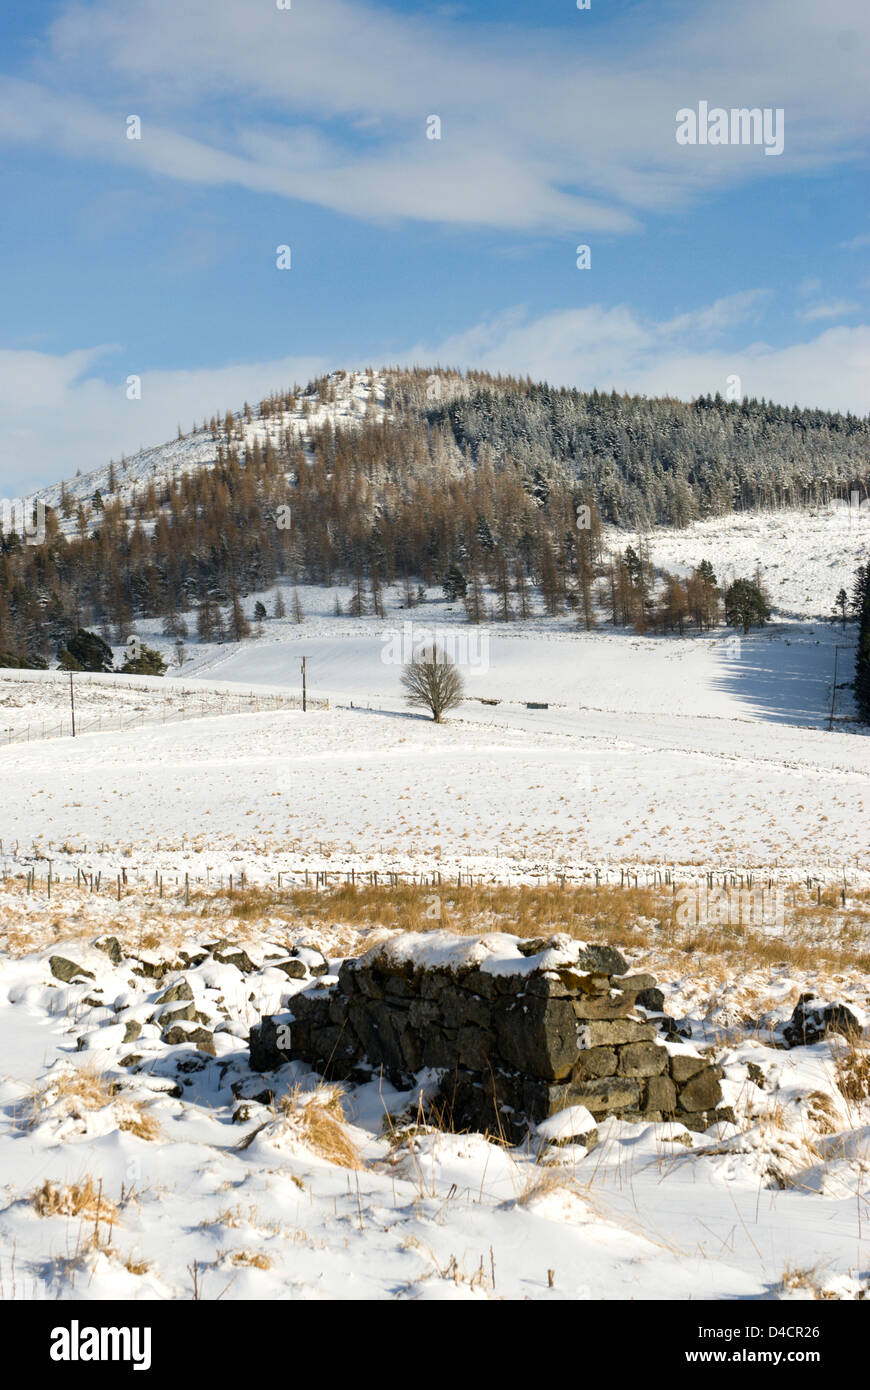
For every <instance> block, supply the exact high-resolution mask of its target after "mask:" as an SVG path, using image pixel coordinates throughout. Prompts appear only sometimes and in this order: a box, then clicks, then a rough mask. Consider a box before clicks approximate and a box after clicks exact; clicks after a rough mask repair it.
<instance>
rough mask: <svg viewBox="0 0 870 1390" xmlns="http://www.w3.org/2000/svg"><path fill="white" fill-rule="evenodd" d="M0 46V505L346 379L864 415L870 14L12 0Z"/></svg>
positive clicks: (489, 3) (559, 3)
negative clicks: (779, 123) (747, 112)
mask: <svg viewBox="0 0 870 1390" xmlns="http://www.w3.org/2000/svg"><path fill="white" fill-rule="evenodd" d="M0 54H2V59H0V149H2V161H0V170H2V173H0V180H2V182H0V207H2V213H0V218H2V222H0V226H2V242H3V260H2V266H3V275H2V279H3V284H2V293H3V298H2V305H3V310H2V318H0V407H2V410H0V449H2V454H0V470H2V471H0V493H3V494H5V495H14V494H15V493H16V492H17V491H23V490H24V489H25V488H26V487H30V486H37V485H39V484H40V483H43V482H49V481H51V480H53V479H55V478H57V477H60V476H64V475H68V474H70V473H72V472H74V471H75V469H76V468H83V469H86V468H88V467H94V466H97V465H99V464H101V463H103V462H105V461H106V459H107V458H108V457H109V456H114V457H116V458H117V457H119V456H120V454H121V452H122V451H126V452H127V453H130V452H132V451H133V450H135V449H136V448H137V447H138V446H139V445H148V444H153V443H156V442H159V441H160V440H161V439H163V438H166V437H167V436H171V435H172V434H174V432H175V428H176V425H177V423H178V422H179V421H180V422H181V423H182V424H183V426H184V428H185V429H187V428H189V427H190V424H191V423H192V421H193V420H194V419H196V420H197V421H199V420H201V418H202V416H203V415H204V414H206V413H207V414H211V413H212V412H213V411H215V410H218V409H221V410H223V409H226V408H227V407H235V406H238V405H239V404H240V403H241V401H242V400H243V399H244V398H245V397H249V398H251V399H255V398H257V397H258V396H260V395H262V394H265V393H266V392H268V391H269V390H271V389H273V388H275V387H277V386H279V385H285V384H289V382H290V381H292V380H293V379H294V378H296V379H299V380H300V381H302V380H305V379H307V377H308V376H309V375H310V374H312V373H313V372H315V371H319V370H324V369H328V368H331V367H336V366H353V365H365V364H369V363H372V364H380V363H382V362H398V361H404V362H411V361H416V362H421V363H422V362H430V361H436V360H439V361H441V362H450V363H451V364H455V365H458V366H468V365H480V366H485V367H489V368H491V369H493V370H507V371H515V372H521V373H523V374H525V373H529V374H530V375H532V376H533V377H538V376H541V377H547V378H548V379H550V380H554V381H560V382H563V383H565V384H570V385H576V386H579V387H583V388H591V387H592V386H599V387H604V388H611V387H616V388H617V389H627V390H639V391H646V392H648V393H653V392H656V393H660V392H666V393H670V394H674V395H680V396H684V397H690V396H692V395H693V394H696V393H698V392H699V391H707V390H709V391H716V390H720V391H723V392H724V391H725V387H726V378H727V377H728V376H729V375H731V374H737V375H739V377H740V380H741V386H742V389H743V391H744V392H745V393H747V394H751V395H759V396H760V395H766V396H769V397H774V398H777V399H782V400H785V401H787V402H789V403H790V402H791V401H795V400H796V401H799V402H801V403H802V404H807V405H822V406H827V407H835V408H841V409H851V410H854V411H856V412H859V413H861V414H865V413H867V411H868V410H870V388H868V383H870V328H868V324H870V313H868V294H870V198H868V184H867V176H868V167H867V153H866V151H867V148H868V140H867V136H868V126H870V102H868V97H867V90H868V87H870V84H868V82H867V72H868V70H870V11H868V8H867V6H866V3H865V0H833V3H830V4H826V5H825V6H824V7H820V6H818V5H817V4H816V3H815V2H814V0H813V3H810V0H792V3H790V4H789V5H788V7H787V11H786V10H785V9H784V7H783V5H782V3H781V0H754V3H751V4H748V3H742V0H736V3H732V4H729V5H728V6H723V5H720V4H712V3H710V4H708V3H700V4H699V3H698V2H697V0H694V3H691V4H688V3H687V4H683V3H677V2H676V0H671V2H670V3H663V4H653V3H649V0H645V3H643V4H631V3H627V2H626V0H592V5H591V9H590V10H589V11H578V10H577V8H576V4H574V3H569V0H538V3H536V4H535V5H528V4H520V3H516V0H498V3H496V0H476V3H475V4H474V5H463V4H455V5H442V6H438V5H422V4H410V3H398V0H394V2H393V3H381V4H378V5H373V4H369V3H367V0H292V8H291V9H290V10H279V9H278V8H277V5H276V3H275V0H185V3H184V5H179V4H178V0H138V3H137V4H136V5H135V6H119V5H117V4H115V3H110V0H85V2H84V3H79V4H69V3H64V2H63V0H50V3H43V4H42V5H39V6H33V5H32V4H25V3H22V0H6V4H5V5H4V6H3V8H2V11H0ZM700 101H707V102H708V103H709V105H710V106H711V107H715V106H720V107H724V108H726V109H729V108H731V107H738V106H749V107H761V108H765V107H769V108H772V109H776V108H781V109H782V111H783V112H784V131H785V143H784V149H783V152H782V154H780V155H775V156H766V155H765V153H764V150H763V148H762V147H760V146H748V147H747V146H718V147H717V146H712V145H708V146H706V147H703V146H700V145H695V146H684V145H683V146H681V145H679V144H678V143H677V142H676V139H675V122H676V112H677V111H678V110H679V109H681V108H693V109H696V108H697V106H698V103H699V102H700ZM131 114H135V115H138V116H139V117H140V119H141V123H142V138H141V140H138V141H133V140H128V139H127V138H126V122H127V117H128V116H130V115H131ZM433 114H436V115H438V116H439V117H440V120H441V123H442V128H441V139H440V140H438V141H434V140H428V139H427V138H426V122H427V117H429V116H430V115H433ZM579 243H585V244H588V245H589V246H590V247H591V253H592V257H591V258H592V264H591V268H590V269H589V270H582V271H581V270H578V269H577V267H576V264H575V259H576V258H575V247H576V246H577V245H578V244H579ZM280 244H289V245H290V246H291V247H292V260H293V265H292V269H291V270H289V271H279V270H278V269H277V268H276V264H275V260H276V248H277V246H278V245H280ZM131 373H136V374H139V375H141V378H142V400H141V401H138V402H130V401H128V400H127V399H126V394H125V390H124V383H125V380H126V377H127V375H128V374H131Z"/></svg>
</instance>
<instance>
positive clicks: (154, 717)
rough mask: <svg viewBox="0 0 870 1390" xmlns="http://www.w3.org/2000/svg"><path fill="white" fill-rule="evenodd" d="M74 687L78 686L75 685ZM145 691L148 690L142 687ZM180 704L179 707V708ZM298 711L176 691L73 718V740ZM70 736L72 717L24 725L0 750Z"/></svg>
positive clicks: (257, 698) (264, 699) (265, 700)
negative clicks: (196, 721)
mask: <svg viewBox="0 0 870 1390" xmlns="http://www.w3.org/2000/svg"><path fill="white" fill-rule="evenodd" d="M77 687H78V682H77ZM145 688H146V689H152V690H153V688H149V687H145ZM179 700H180V706H179ZM306 706H307V708H308V709H310V710H317V709H329V701H328V700H323V699H319V698H318V697H316V696H315V697H309V698H308V699H307V700H306ZM281 709H289V710H301V709H302V697H301V696H299V695H257V694H254V693H253V691H252V692H251V693H250V694H247V695H242V694H239V695H234V694H231V693H223V692H221V693H219V694H216V693H215V692H213V691H210V692H208V693H203V692H202V691H197V690H193V691H187V690H183V691H176V690H173V691H172V693H171V694H169V695H164V696H163V698H162V699H160V700H152V701H151V702H150V705H149V707H148V708H141V707H140V708H137V709H135V710H132V711H130V710H125V711H118V713H117V714H114V713H111V712H109V711H107V712H105V713H101V714H99V715H96V716H93V715H90V716H89V715H87V714H83V715H81V716H80V715H79V714H76V716H75V731H74V732H75V736H76V737H79V736H81V735H83V734H93V733H108V732H120V731H122V730H125V729H138V728H144V727H145V725H163V724H173V723H184V722H186V721H187V720H189V719H208V718H217V717H219V716H221V715H229V714H262V713H265V712H267V711H270V710H281ZM72 736H73V720H72V713H70V714H69V715H67V716H66V717H64V718H61V719H60V720H59V721H58V722H57V723H54V722H53V721H52V720H51V719H50V718H49V719H43V720H41V721H38V722H34V723H28V724H27V725H26V726H25V727H23V728H20V729H0V747H8V746H9V745H10V744H17V743H33V742H37V741H41V740H42V739H50V738H71V737H72Z"/></svg>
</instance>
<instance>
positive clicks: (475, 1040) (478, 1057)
mask: <svg viewBox="0 0 870 1390" xmlns="http://www.w3.org/2000/svg"><path fill="white" fill-rule="evenodd" d="M494 1048H495V1033H493V1032H490V1031H489V1030H487V1029H484V1028H476V1027H475V1026H474V1025H473V1024H466V1026H465V1027H464V1028H460V1029H459V1034H458V1036H457V1039H456V1051H457V1056H458V1059H459V1064H460V1066H463V1067H468V1068H470V1070H472V1071H486V1069H487V1067H488V1066H489V1065H490V1059H491V1057H492V1055H493V1051H494Z"/></svg>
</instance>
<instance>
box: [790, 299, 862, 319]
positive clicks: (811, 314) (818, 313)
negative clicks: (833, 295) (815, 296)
mask: <svg viewBox="0 0 870 1390" xmlns="http://www.w3.org/2000/svg"><path fill="white" fill-rule="evenodd" d="M857 308H858V305H857V304H855V303H854V301H853V300H849V299H829V300H826V301H824V302H823V303H819V304H811V305H810V306H809V308H808V309H801V310H799V311H798V318H799V319H806V320H807V322H808V323H813V322H815V321H816V320H818V319H842V318H845V316H846V315H847V314H853V313H854V312H855V310H856V309H857Z"/></svg>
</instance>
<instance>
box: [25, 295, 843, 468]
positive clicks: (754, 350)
mask: <svg viewBox="0 0 870 1390" xmlns="http://www.w3.org/2000/svg"><path fill="white" fill-rule="evenodd" d="M760 293H761V292H759V291H747V292H745V293H743V294H738V295H734V296H731V297H730V299H728V300H723V301H718V302H717V303H716V304H712V305H708V306H701V307H700V308H699V309H698V310H696V311H695V312H694V313H691V314H684V315H681V316H680V317H679V318H678V319H675V318H671V319H667V320H661V321H659V320H654V319H649V318H644V317H642V316H641V315H639V314H638V313H636V312H635V311H634V310H633V309H631V308H630V307H628V306H627V305H621V306H616V307H613V308H606V307H603V306H601V305H592V306H589V307H586V308H582V309H562V310H556V311H553V312H551V313H546V314H540V315H537V316H533V315H530V314H529V313H528V311H527V310H526V309H524V308H523V307H522V306H516V307H513V308H510V309H507V310H505V311H503V312H502V313H500V314H497V315H494V316H493V317H491V318H489V319H486V320H483V321H481V322H479V323H475V324H472V325H469V326H468V327H467V328H465V329H463V330H462V331H461V332H458V333H454V334H451V335H449V336H448V337H445V338H441V339H438V340H433V341H420V342H417V343H413V344H409V345H408V347H407V348H406V349H405V350H404V351H396V350H395V349H393V348H391V349H390V350H389V352H384V351H382V350H381V349H380V348H379V346H378V345H377V344H374V343H366V344H362V345H361V347H360V350H359V351H358V352H357V353H355V354H352V355H351V357H350V358H349V359H347V360H344V361H342V362H335V361H327V360H325V359H323V358H320V357H311V358H298V357H291V358H281V359H277V360H274V361H265V362H249V363H234V364H231V365H226V366H222V367H217V368H203V369H200V370H197V371H156V372H148V371H145V372H143V375H142V399H141V400H139V401H128V400H127V398H126V393H125V389H124V388H125V382H124V379H123V378H121V377H120V376H119V375H117V374H115V375H112V374H111V373H110V372H108V371H107V367H108V365H109V364H110V362H111V357H110V354H111V351H112V349H111V348H106V347H103V348H91V349H85V350H82V351H80V352H74V353H69V354H66V355H63V356H54V355H52V354H50V353H43V352H34V351H20V352H4V353H0V457H2V458H3V459H4V461H5V463H4V471H3V475H2V476H0V492H5V493H6V494H7V495H12V494H15V495H17V494H18V493H20V492H23V491H25V490H27V489H28V488H33V487H36V486H38V485H40V484H47V483H51V482H56V481H58V480H59V479H60V478H62V477H69V476H70V475H72V474H73V473H75V471H76V469H79V468H80V469H81V470H82V471H83V472H86V471H88V470H89V469H91V468H96V467H97V466H99V465H101V464H105V463H106V462H107V461H108V459H109V458H110V457H114V458H116V459H117V458H119V457H120V455H121V453H122V452H125V453H127V454H128V455H129V454H132V453H134V452H135V451H136V450H137V449H138V448H140V447H142V446H144V447H149V446H151V445H154V444H158V443H160V442H162V441H164V440H166V439H171V438H173V437H174V435H175V432H176V427H177V425H178V424H179V423H180V424H181V425H182V427H183V428H184V429H185V430H187V429H189V428H190V425H191V423H193V422H194V421H198V422H199V421H201V420H202V419H203V417H204V416H209V415H211V414H213V413H214V411H215V410H216V409H220V410H224V409H234V408H238V407H240V406H241V404H242V402H243V401H244V400H246V399H247V400H249V401H252V402H253V401H257V400H259V399H261V397H262V396H264V395H267V394H269V393H270V392H271V391H273V390H277V389H279V388H286V387H288V386H290V385H292V384H293V382H294V381H298V382H300V383H303V382H305V381H307V380H308V379H309V378H311V377H312V376H315V375H317V374H319V373H322V372H324V371H327V370H331V369H333V368H335V367H338V366H344V367H354V366H357V367H361V366H366V365H369V364H371V363H377V362H381V361H384V360H389V361H390V362H393V363H399V364H405V365H409V366H410V365H419V366H428V365H433V364H435V363H442V364H445V365H451V366H456V367H462V368H466V367H480V368H483V369H486V370H490V371H493V372H509V373H513V374H516V375H520V376H525V375H527V374H528V375H530V376H531V377H532V378H533V379H536V380H547V381H550V382H551V383H553V384H554V385H564V386H574V387H578V388H581V389H584V390H591V389H592V388H593V387H597V388H598V389H599V390H608V391H609V390H616V391H629V392H637V393H640V394H646V395H668V396H677V397H682V398H683V399H686V400H689V399H692V398H693V397H694V396H698V395H706V394H707V393H708V392H709V393H711V394H715V393H716V392H717V391H719V392H721V393H722V394H724V393H725V391H726V389H727V384H728V378H729V377H731V376H733V375H738V376H739V377H740V380H741V385H742V390H743V393H744V394H746V395H750V396H758V397H760V396H766V397H767V398H768V399H769V400H777V401H782V402H784V403H786V404H791V403H792V402H793V401H796V402H798V403H800V404H802V405H814V406H819V407H822V408H827V409H836V410H843V411H846V410H851V411H853V412H855V413H857V414H862V415H863V414H867V412H868V409H870V399H868V393H867V382H868V380H870V326H868V325H861V326H860V327H854V328H845V327H836V328H829V329H827V330H826V331H825V332H824V333H822V334H821V335H819V336H818V337H816V338H814V339H812V341H810V342H807V343H802V344H798V345H794V346H791V347H786V348H773V347H770V346H769V345H767V344H764V343H759V342H757V341H754V340H753V339H752V338H751V337H749V336H748V334H747V333H746V331H745V329H744V345H743V346H741V347H739V348H735V349H732V348H725V347H723V346H722V345H721V341H720V334H719V327H720V325H721V324H722V323H723V322H726V321H727V322H729V323H730V324H731V325H732V327H733V329H734V331H739V329H740V324H741V323H743V324H744V325H745V326H746V328H748V327H749V325H750V324H751V321H752V317H753V314H754V312H755V306H756V304H757V303H758V297H759V294H760Z"/></svg>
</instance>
